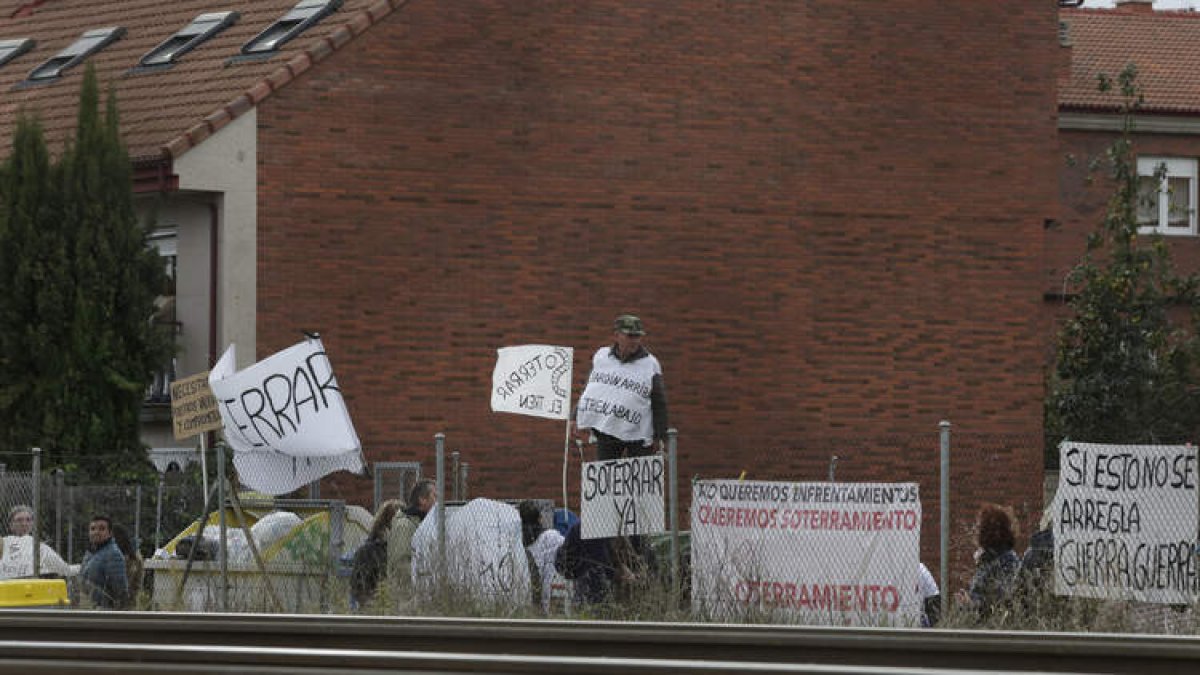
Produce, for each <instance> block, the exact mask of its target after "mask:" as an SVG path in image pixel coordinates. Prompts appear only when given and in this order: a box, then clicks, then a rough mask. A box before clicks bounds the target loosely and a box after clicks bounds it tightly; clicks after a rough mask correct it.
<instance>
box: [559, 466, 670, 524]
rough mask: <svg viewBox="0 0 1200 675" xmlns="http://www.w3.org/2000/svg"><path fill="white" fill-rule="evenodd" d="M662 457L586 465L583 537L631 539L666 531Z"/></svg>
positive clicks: (580, 515) (580, 517) (580, 512)
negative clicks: (629, 537) (628, 537)
mask: <svg viewBox="0 0 1200 675" xmlns="http://www.w3.org/2000/svg"><path fill="white" fill-rule="evenodd" d="M663 466H664V463H663V458H662V455H648V456H645V457H627V458H625V459H611V460H608V461H604V462H587V463H586V464H584V465H583V479H582V482H581V483H580V485H581V486H582V498H583V500H582V502H581V503H580V506H579V524H580V532H579V536H580V537H582V538H583V539H597V538H600V537H627V536H636V535H641V534H654V533H657V532H664V531H666V516H665V515H664V511H663V474H664V471H663Z"/></svg>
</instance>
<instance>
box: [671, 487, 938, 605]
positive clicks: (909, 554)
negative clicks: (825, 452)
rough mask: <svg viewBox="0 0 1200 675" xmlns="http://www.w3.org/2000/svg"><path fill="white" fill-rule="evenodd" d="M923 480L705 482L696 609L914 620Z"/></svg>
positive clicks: (696, 543)
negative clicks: (904, 481) (920, 490)
mask: <svg viewBox="0 0 1200 675" xmlns="http://www.w3.org/2000/svg"><path fill="white" fill-rule="evenodd" d="M920 539H921V502H920V498H919V494H918V489H917V484H916V483H784V482H763V481H736V480H718V481H700V482H697V483H695V484H694V486H693V489H692V549H691V550H692V579H693V581H692V607H693V609H694V610H695V611H696V612H698V613H700V614H702V615H706V616H710V617H713V618H717V619H722V620H735V619H738V618H745V617H755V618H767V619H776V620H785V621H790V622H800V623H819V624H831V625H872V626H874V625H916V624H917V623H918V622H919V620H920V611H921V598H920V596H919V595H918V593H917V572H918V569H919V564H920V554H919V551H920Z"/></svg>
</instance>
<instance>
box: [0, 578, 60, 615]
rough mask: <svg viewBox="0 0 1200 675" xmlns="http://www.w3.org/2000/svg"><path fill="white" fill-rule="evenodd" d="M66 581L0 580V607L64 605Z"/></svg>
mask: <svg viewBox="0 0 1200 675" xmlns="http://www.w3.org/2000/svg"><path fill="white" fill-rule="evenodd" d="M69 604H70V600H68V599H67V582H66V581H65V580H63V579H9V580H8V581H0V608H5V607H9V608H12V607H23V608H31V607H66V606H67V605H69Z"/></svg>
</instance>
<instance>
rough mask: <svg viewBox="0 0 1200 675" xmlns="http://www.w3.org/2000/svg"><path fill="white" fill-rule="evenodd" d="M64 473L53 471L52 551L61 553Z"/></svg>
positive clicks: (60, 470) (59, 470)
mask: <svg viewBox="0 0 1200 675" xmlns="http://www.w3.org/2000/svg"><path fill="white" fill-rule="evenodd" d="M65 475H66V474H65V472H64V471H63V470H62V469H55V470H54V550H55V551H61V550H63V547H62V517H63V481H64V478H65Z"/></svg>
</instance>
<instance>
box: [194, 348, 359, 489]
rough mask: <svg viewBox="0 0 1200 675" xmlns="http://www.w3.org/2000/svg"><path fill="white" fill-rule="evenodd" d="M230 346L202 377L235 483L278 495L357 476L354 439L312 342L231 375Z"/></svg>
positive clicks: (323, 357) (324, 358) (324, 360)
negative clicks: (216, 406)
mask: <svg viewBox="0 0 1200 675" xmlns="http://www.w3.org/2000/svg"><path fill="white" fill-rule="evenodd" d="M234 354H235V351H234V346H233V345H230V346H229V349H227V350H226V351H225V354H224V355H223V356H222V357H221V359H220V360H219V361H218V362H217V365H216V366H214V367H213V369H212V372H211V373H209V385H210V386H211V387H212V390H213V394H214V395H215V396H216V397H217V400H218V402H219V403H220V409H221V420H222V423H223V425H224V433H225V441H226V443H228V444H229V446H230V447H232V448H233V450H234V456H233V461H234V466H235V467H236V468H237V471H238V477H239V478H240V479H241V481H242V482H243V483H244V484H246V485H247V486H249V487H251V488H252V489H255V490H258V491H260V492H264V493H266V494H272V495H278V494H284V493H287V492H291V491H292V490H295V489H296V488H298V487H301V486H303V485H306V484H308V483H311V482H312V481H314V480H317V479H319V478H321V477H323V476H325V475H328V474H330V473H333V472H334V471H339V470H345V471H351V472H355V473H358V472H361V471H362V470H363V461H362V451H361V446H360V444H359V440H358V434H357V433H355V431H354V425H353V423H352V422H351V421H350V413H349V412H348V411H347V410H346V403H345V401H344V400H343V399H342V392H341V390H340V389H339V388H338V384H337V380H336V379H335V378H334V376H333V366H332V365H331V364H330V362H329V357H328V355H327V354H326V353H325V347H324V346H323V345H322V344H321V341H320V340H318V339H311V340H306V341H304V342H301V343H300V344H297V345H294V346H292V347H289V348H287V349H285V350H283V351H281V352H278V353H276V354H274V355H272V356H269V357H267V358H266V359H264V360H262V361H259V362H258V363H256V364H254V365H252V366H250V367H249V368H246V369H245V370H242V371H239V372H235V370H234V369H235V365H234V362H235V358H234Z"/></svg>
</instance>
